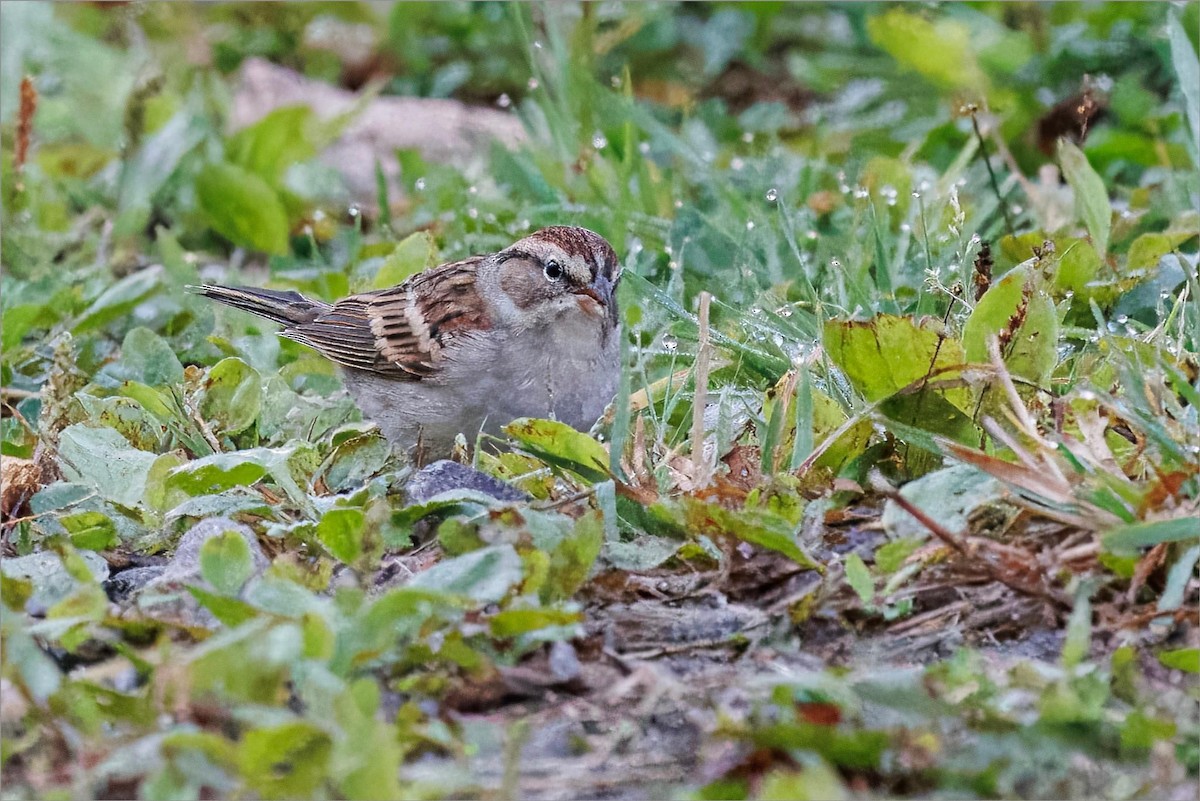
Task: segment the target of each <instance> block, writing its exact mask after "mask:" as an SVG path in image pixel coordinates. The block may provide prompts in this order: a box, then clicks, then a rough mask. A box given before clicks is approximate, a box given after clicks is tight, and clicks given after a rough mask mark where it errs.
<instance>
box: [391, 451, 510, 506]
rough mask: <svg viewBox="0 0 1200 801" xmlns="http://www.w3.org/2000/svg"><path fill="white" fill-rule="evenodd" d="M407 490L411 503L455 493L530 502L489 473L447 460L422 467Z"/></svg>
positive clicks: (499, 499) (411, 480) (409, 483)
mask: <svg viewBox="0 0 1200 801" xmlns="http://www.w3.org/2000/svg"><path fill="white" fill-rule="evenodd" d="M405 489H406V490H407V492H408V498H409V501H410V502H411V503H425V502H426V501H428V500H430V499H431V498H434V497H436V496H438V495H441V494H442V493H444V492H452V491H455V490H469V491H471V492H481V493H483V494H484V495H490V496H491V497H493V498H495V499H496V500H498V501H513V502H515V501H527V500H529V498H530V496H529V494H528V493H526V492H523V491H522V490H519V489H517V488H516V487H514V486H512V485H510V484H505V483H504V482H503V481H501V480H499V479H497V478H493V477H492V476H489V475H488V474H487V473H481V472H479V471H478V470H476V469H475V468H473V467H468V466H466V465H465V464H459V463H458V462H451V461H449V460H447V459H443V460H442V461H440V462H434V463H433V464H431V465H429V466H427V467H425V468H423V469H422V470H421V471H420V472H418V473H417V474H416V475H414V476H413V477H412V478H411V479H409V482H408V484H407V486H406V487H405Z"/></svg>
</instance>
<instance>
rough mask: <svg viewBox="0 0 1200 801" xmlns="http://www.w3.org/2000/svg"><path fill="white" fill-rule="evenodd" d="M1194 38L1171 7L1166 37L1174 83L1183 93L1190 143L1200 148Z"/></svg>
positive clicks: (1199, 62)
mask: <svg viewBox="0 0 1200 801" xmlns="http://www.w3.org/2000/svg"><path fill="white" fill-rule="evenodd" d="M1193 22H1194V18H1193ZM1194 30H1195V29H1194V28H1193V31H1194ZM1195 38H1196V37H1194V36H1189V35H1188V33H1187V31H1185V30H1184V28H1183V23H1182V20H1181V15H1180V14H1179V13H1178V9H1174V8H1173V9H1171V13H1170V14H1168V15H1167V39H1168V40H1169V41H1170V43H1171V63H1172V64H1173V65H1174V66H1175V75H1176V76H1177V78H1178V82H1177V83H1176V84H1175V85H1176V86H1178V87H1179V91H1180V92H1181V93H1182V94H1183V111H1184V114H1186V115H1187V120H1188V127H1189V128H1191V129H1192V130H1191V134H1192V139H1191V141H1192V144H1193V145H1195V146H1196V147H1197V149H1200V59H1198V58H1197V57H1196V49H1195V45H1194V44H1193V43H1194V42H1195Z"/></svg>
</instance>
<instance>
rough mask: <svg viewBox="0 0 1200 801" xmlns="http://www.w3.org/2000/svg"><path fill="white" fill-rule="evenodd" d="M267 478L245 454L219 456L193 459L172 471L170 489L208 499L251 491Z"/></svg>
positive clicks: (255, 462) (264, 469) (260, 466)
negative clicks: (222, 493)
mask: <svg viewBox="0 0 1200 801" xmlns="http://www.w3.org/2000/svg"><path fill="white" fill-rule="evenodd" d="M266 474H267V469H266V467H264V466H263V465H262V464H261V463H260V462H258V461H256V460H253V459H247V458H246V457H245V452H244V451H242V452H238V453H217V454H213V455H212V456H205V457H204V458H202V459H194V460H192V461H190V462H188V463H187V464H185V465H182V466H181V467H177V468H176V469H174V470H172V471H171V474H170V475H169V476H168V477H167V482H166V486H167V489H178V490H181V491H183V492H186V493H187V494H188V495H207V494H212V493H216V492H220V491H221V490H226V489H229V488H230V487H249V486H251V485H253V484H255V483H256V482H257V481H258V480H259V479H261V478H262V477H263V476H265V475H266Z"/></svg>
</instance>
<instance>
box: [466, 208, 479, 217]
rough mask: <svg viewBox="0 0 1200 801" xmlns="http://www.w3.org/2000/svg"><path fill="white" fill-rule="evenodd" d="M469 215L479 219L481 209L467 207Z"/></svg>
mask: <svg viewBox="0 0 1200 801" xmlns="http://www.w3.org/2000/svg"><path fill="white" fill-rule="evenodd" d="M467 216H468V217H470V218H471V219H472V220H475V219H478V218H479V209H477V208H475V207H474V206H472V207H471V208H469V209H467Z"/></svg>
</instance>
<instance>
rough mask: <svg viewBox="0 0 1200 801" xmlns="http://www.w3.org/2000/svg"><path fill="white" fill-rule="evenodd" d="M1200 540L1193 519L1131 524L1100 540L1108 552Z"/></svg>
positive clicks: (1107, 533)
mask: <svg viewBox="0 0 1200 801" xmlns="http://www.w3.org/2000/svg"><path fill="white" fill-rule="evenodd" d="M1197 538H1200V525H1198V524H1197V523H1196V520H1195V519H1194V518H1179V519H1176V520H1153V521H1150V522H1148V523H1131V524H1129V525H1127V526H1121V527H1120V528H1115V529H1113V530H1111V531H1108V532H1106V533H1105V534H1104V535H1103V536H1102V537H1101V538H1100V539H1101V542H1103V543H1104V547H1105V548H1107V549H1108V550H1110V551H1117V550H1127V549H1133V548H1145V547H1147V546H1152V545H1158V544H1159V543H1161V542H1184V541H1187V540H1194V539H1197Z"/></svg>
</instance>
